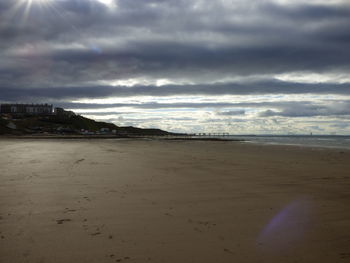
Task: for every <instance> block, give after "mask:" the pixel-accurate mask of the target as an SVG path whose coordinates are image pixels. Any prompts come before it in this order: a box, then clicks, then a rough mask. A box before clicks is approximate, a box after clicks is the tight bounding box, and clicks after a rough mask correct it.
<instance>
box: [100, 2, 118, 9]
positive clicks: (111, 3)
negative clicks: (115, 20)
mask: <svg viewBox="0 0 350 263" xmlns="http://www.w3.org/2000/svg"><path fill="white" fill-rule="evenodd" d="M97 1H98V2H100V3H102V4H104V5H105V6H108V7H109V8H114V7H116V3H115V1H114V0H97Z"/></svg>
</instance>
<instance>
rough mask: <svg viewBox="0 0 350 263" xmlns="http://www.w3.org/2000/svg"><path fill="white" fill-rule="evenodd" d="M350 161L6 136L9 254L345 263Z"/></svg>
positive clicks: (332, 155)
mask: <svg viewBox="0 0 350 263" xmlns="http://www.w3.org/2000/svg"><path fill="white" fill-rule="evenodd" d="M349 161H350V152H348V151H339V150H333V149H331V150H328V149H322V150H320V149H312V148H301V147H293V146H282V145H278V146H277V145H276V146H269V145H257V144H247V143H241V142H216V141H211V142H202V141H168V140H135V139H126V140H79V139H77V140H69V141H68V140H56V139H46V140H36V139H33V140H28V139H26V140H17V139H14V140H1V139H0V179H1V185H0V232H1V233H0V236H1V239H0V244H1V246H0V261H1V262H30V263H31V262H38V261H39V262H40V261H42V262H73V261H74V262H77V263H80V262H103V263H104V262H106V263H107V262H208V263H209V262H232V261H237V262H257V261H259V262H287V263H289V262H291V263H292V262H295V259H298V262H305V263H306V262H335V261H339V262H341V261H344V262H345V261H346V260H348V259H349V258H350V254H349V253H350V251H349V249H348V248H349V247H350V246H349V244H350V239H349V237H348V235H347V233H350V211H349V209H348V204H349V202H350V195H349V191H348V190H349V187H350V177H349V175H348V171H349V169H350V162H349ZM276 219H278V220H277V221H276Z"/></svg>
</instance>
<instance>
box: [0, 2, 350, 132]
mask: <svg viewBox="0 0 350 263" xmlns="http://www.w3.org/2000/svg"><path fill="white" fill-rule="evenodd" d="M28 3H30V2H29V1H27V0H18V1H16V0H1V1H0V102H41V101H42V102H50V103H54V104H55V105H60V106H68V107H70V108H71V109H75V110H77V111H78V112H79V111H80V112H81V113H82V114H89V116H90V117H91V116H92V117H95V118H98V119H104V120H112V121H114V122H115V123H116V124H120V125H127V124H131V125H139V126H141V127H155V126H156V127H160V128H164V129H170V130H174V131H215V130H214V129H218V128H219V129H221V130H224V131H227V132H231V133H252V132H253V133H254V132H256V133H266V132H268V133H286V132H295V133H305V132H309V131H312V130H313V129H314V130H315V131H320V130H321V131H322V132H323V133H331V132H337V133H341V134H346V133H349V132H350V130H349V126H348V125H344V123H346V122H347V121H348V119H349V116H350V112H349V111H348V110H347V109H343V108H342V107H345V106H344V105H347V106H349V102H350V77H349V72H350V63H349V61H350V49H349V46H350V31H349V29H348V28H350V2H349V1H341V0H339V1H322V0H313V1H299V0H293V1H292V0H290V1H288V0H274V1H273V0H270V1H268V0H264V1H262V0H252V1H243V0H220V1H209V0H207V1H205V0H193V1H184V0H183V1H182V0H176V1H175V0H158V1H152V0H150V1H144V0H118V1H113V0H110V1H109V0H47V1H43V0H41V1H35V0H33V1H32V4H31V6H29V5H28ZM337 103H338V104H337ZM147 105H152V108H150V107H148V106H147ZM164 105H170V106H169V107H165V106H164ZM181 105H182V106H181ZM198 105H203V107H198ZM205 105H206V106H205ZM262 105H263V106H262ZM79 106H81V108H79ZM87 106H89V107H87ZM96 109H98V111H97V110H96ZM165 109H166V110H165ZM180 109H181V110H180ZM89 111H90V113H89ZM93 112H94V113H95V115H93V114H92V113H93ZM113 112H115V114H114V115H113V114H112V113H113ZM103 113H106V114H103ZM240 113H242V114H240ZM193 119H195V120H197V124H195V122H194V121H193ZM213 123H215V125H213ZM266 123H269V124H268V125H269V128H268V129H266V125H267V124H266ZM199 124H200V125H199ZM315 127H317V128H315Z"/></svg>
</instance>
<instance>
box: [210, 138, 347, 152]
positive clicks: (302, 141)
mask: <svg viewBox="0 0 350 263" xmlns="http://www.w3.org/2000/svg"><path fill="white" fill-rule="evenodd" d="M216 137H218V138H219V137H220V138H223V139H225V138H226V139H237V140H243V141H244V142H246V143H258V144H273V145H296V146H304V147H321V148H336V149H348V150H350V136H349V135H228V136H222V137H221V136H216Z"/></svg>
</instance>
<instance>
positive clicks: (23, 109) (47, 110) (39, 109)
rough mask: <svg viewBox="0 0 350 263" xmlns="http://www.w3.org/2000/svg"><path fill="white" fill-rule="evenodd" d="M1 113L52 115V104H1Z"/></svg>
mask: <svg viewBox="0 0 350 263" xmlns="http://www.w3.org/2000/svg"><path fill="white" fill-rule="evenodd" d="M0 113H5V114H17V115H51V114H53V108H52V105H51V104H9V103H8V104H1V105H0Z"/></svg>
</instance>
